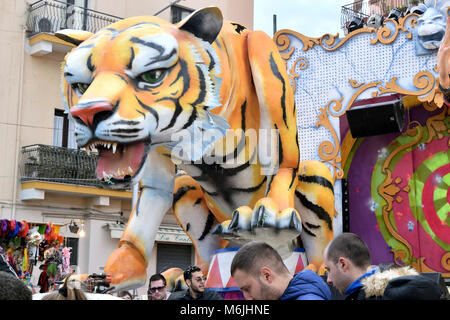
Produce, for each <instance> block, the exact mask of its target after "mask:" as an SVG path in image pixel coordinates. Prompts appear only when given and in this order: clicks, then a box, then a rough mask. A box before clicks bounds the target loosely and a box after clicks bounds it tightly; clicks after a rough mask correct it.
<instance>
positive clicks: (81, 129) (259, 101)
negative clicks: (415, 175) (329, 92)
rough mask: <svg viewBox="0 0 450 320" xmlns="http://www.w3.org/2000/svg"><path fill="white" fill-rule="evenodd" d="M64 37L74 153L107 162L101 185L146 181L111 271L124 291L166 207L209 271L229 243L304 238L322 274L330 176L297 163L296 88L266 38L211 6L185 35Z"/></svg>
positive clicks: (141, 30) (289, 242)
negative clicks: (94, 153) (68, 48)
mask: <svg viewBox="0 0 450 320" xmlns="http://www.w3.org/2000/svg"><path fill="white" fill-rule="evenodd" d="M57 35H58V36H59V37H61V38H63V39H65V40H68V41H72V42H74V43H76V44H78V47H77V48H75V49H74V50H73V51H72V52H71V53H70V54H69V55H68V56H67V57H66V59H65V65H64V78H63V95H64V101H65V104H66V106H67V109H68V110H69V112H70V114H71V117H72V118H73V119H74V121H75V123H76V128H75V131H76V136H77V142H78V144H79V145H80V146H82V147H85V148H94V147H95V148H96V149H97V150H98V151H99V160H98V165H97V176H98V178H99V179H101V180H102V181H104V182H105V184H106V185H108V186H110V187H111V188H122V187H124V186H129V185H131V184H134V183H139V184H140V190H141V191H140V194H139V199H138V202H137V205H136V207H135V208H134V209H133V212H132V215H131V217H130V220H129V222H128V224H127V227H126V229H125V231H124V234H123V237H122V239H121V241H120V245H119V248H118V249H117V250H116V251H114V252H113V253H112V255H111V256H110V258H109V259H108V261H107V263H106V266H105V272H106V273H108V274H109V275H110V277H111V280H112V283H113V284H114V285H115V286H116V287H117V288H118V289H120V288H132V287H138V286H140V285H142V284H143V283H145V280H146V266H147V263H148V258H149V257H150V254H151V250H152V248H153V244H154V240H155V236H156V232H157V228H158V226H159V224H160V223H161V220H162V218H163V216H164V215H165V213H166V212H167V210H168V209H169V208H170V206H172V207H173V209H174V214H175V217H176V219H177V220H178V222H179V223H180V225H181V227H182V228H183V229H184V230H185V231H186V233H187V234H188V235H189V236H190V237H191V239H192V242H193V245H194V247H195V249H196V254H197V261H196V263H197V264H198V265H200V266H201V267H202V269H203V270H204V271H205V272H206V271H207V270H208V266H209V259H210V258H211V256H212V254H213V253H214V250H216V249H218V248H221V247H224V246H225V245H227V241H231V244H233V243H237V244H241V243H243V242H246V241H250V240H254V239H263V240H265V241H267V242H269V243H271V244H272V245H273V246H274V247H276V248H278V249H279V250H280V251H281V252H283V254H284V253H288V252H289V250H291V249H292V246H293V245H294V246H295V244H293V241H294V242H295V241H296V239H297V238H298V237H299V236H300V237H301V239H302V242H303V245H304V246H305V248H306V252H307V256H308V259H309V260H310V262H311V263H313V264H314V265H315V266H316V267H319V266H320V265H321V263H322V251H323V249H324V248H325V246H326V245H327V243H328V242H329V241H330V240H331V238H332V236H333V231H332V214H333V212H334V196H333V190H332V189H333V187H332V184H331V182H330V181H331V174H330V172H329V170H328V168H327V167H326V166H325V165H324V164H322V163H320V162H316V161H313V162H306V163H300V166H299V148H298V137H297V126H296V109H295V106H294V100H293V93H292V88H291V86H290V83H289V79H288V77H287V74H286V70H285V65H284V62H283V61H282V59H281V57H280V55H279V53H278V51H277V49H276V47H275V45H274V43H273V42H272V40H271V39H270V38H269V37H268V36H267V35H266V34H264V33H263V32H252V31H250V30H248V29H246V28H245V27H243V26H241V25H239V24H235V23H230V22H222V17H221V14H220V11H219V10H218V9H216V8H205V9H202V10H198V11H196V12H194V13H193V14H192V15H191V16H189V17H188V18H186V19H185V20H183V21H182V22H180V23H179V24H178V25H172V24H169V23H167V22H165V21H163V20H161V19H158V18H156V17H136V18H129V19H125V20H123V21H120V22H116V23H114V24H112V25H111V26H109V27H107V28H105V29H103V30H101V31H99V32H98V33H97V34H95V35H89V34H86V33H77V32H73V31H62V32H60V33H58V34H57ZM208 133H212V134H210V135H208V138H205V134H208ZM274 133H275V134H274ZM199 136H200V137H201V139H200V140H199V139H197V138H198V137H199ZM186 137H187V139H186ZM179 138H181V140H180V139H179ZM193 146H194V147H193ZM174 163H176V164H177V166H178V168H181V169H182V170H184V172H179V173H176V172H175V166H174ZM330 186H331V188H330ZM302 230H303V231H302ZM225 240H226V241H225ZM229 245H230V244H229Z"/></svg>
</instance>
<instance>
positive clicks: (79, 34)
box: [55, 29, 94, 46]
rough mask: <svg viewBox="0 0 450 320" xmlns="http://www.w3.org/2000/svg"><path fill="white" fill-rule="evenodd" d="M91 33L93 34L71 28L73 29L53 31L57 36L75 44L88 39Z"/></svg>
mask: <svg viewBox="0 0 450 320" xmlns="http://www.w3.org/2000/svg"><path fill="white" fill-rule="evenodd" d="M92 35H94V34H93V33H92V32H89V31H84V30H73V29H64V30H59V31H57V32H56V33H55V36H56V37H57V38H59V39H61V40H64V41H67V42H70V43H72V44H74V45H76V46H78V45H79V44H80V43H82V42H83V41H84V40H87V39H89V38H90V37H91V36H92Z"/></svg>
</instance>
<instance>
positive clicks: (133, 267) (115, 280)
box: [104, 243, 147, 292]
mask: <svg viewBox="0 0 450 320" xmlns="http://www.w3.org/2000/svg"><path fill="white" fill-rule="evenodd" d="M104 271H105V273H106V275H107V279H108V281H109V282H110V286H111V287H114V290H113V291H114V292H117V291H121V290H128V289H135V288H139V287H141V286H143V285H144V284H145V281H146V280H147V270H146V263H145V260H144V258H143V257H142V255H141V254H140V253H139V252H138V251H137V250H136V249H135V248H134V247H132V246H129V245H128V244H127V243H124V244H123V245H122V246H121V247H120V248H118V249H116V250H114V251H113V253H111V255H110V256H109V258H108V261H107V262H106V265H105V269H104Z"/></svg>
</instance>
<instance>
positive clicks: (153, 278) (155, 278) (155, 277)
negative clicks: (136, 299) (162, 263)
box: [149, 273, 167, 285]
mask: <svg viewBox="0 0 450 320" xmlns="http://www.w3.org/2000/svg"><path fill="white" fill-rule="evenodd" d="M158 280H162V282H163V284H164V285H167V281H166V278H164V276H163V275H162V274H161V273H155V274H154V275H152V276H151V277H150V281H149V284H150V283H151V282H152V281H158Z"/></svg>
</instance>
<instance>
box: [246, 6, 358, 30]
mask: <svg viewBox="0 0 450 320" xmlns="http://www.w3.org/2000/svg"><path fill="white" fill-rule="evenodd" d="M352 2H354V0H255V1H254V14H255V16H254V25H253V29H254V30H262V31H264V32H266V33H267V34H268V35H270V36H272V35H273V15H274V14H276V15H277V30H281V29H291V30H294V31H297V32H299V33H302V34H304V35H305V36H309V37H319V36H321V35H323V34H325V33H331V34H333V35H335V34H336V33H338V32H339V35H340V36H343V31H342V30H341V29H340V17H341V6H342V5H345V4H348V3H352Z"/></svg>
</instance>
